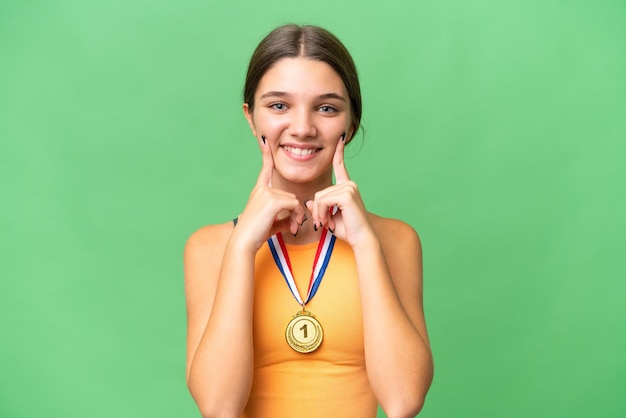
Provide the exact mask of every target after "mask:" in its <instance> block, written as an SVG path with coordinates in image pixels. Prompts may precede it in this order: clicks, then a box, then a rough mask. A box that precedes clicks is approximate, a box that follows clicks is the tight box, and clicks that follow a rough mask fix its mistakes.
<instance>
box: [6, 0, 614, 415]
mask: <svg viewBox="0 0 626 418" xmlns="http://www.w3.org/2000/svg"><path fill="white" fill-rule="evenodd" d="M288 22H297V23H314V24H319V25H322V26H325V27H327V28H328V29H330V30H331V31H333V32H335V33H336V34H337V35H338V36H339V37H340V38H341V39H342V40H343V41H344V42H345V43H346V45H347V46H348V48H349V49H350V50H351V51H352V52H353V55H354V58H355V60H356V62H357V65H358V67H359V70H360V74H361V79H362V88H363V97H364V104H365V108H364V118H363V122H364V125H365V127H366V135H365V140H364V141H363V145H362V146H358V145H351V146H350V148H352V150H351V151H349V154H350V156H351V157H350V158H349V159H348V168H349V170H350V173H351V175H352V176H353V178H354V179H355V180H356V182H357V183H358V184H359V186H360V188H361V190H362V193H363V195H364V198H365V200H366V204H367V206H368V208H369V209H370V210H371V211H373V212H376V213H379V214H383V215H386V216H392V217H397V218H401V219H404V220H406V221H407V222H409V223H411V224H412V225H413V226H414V227H415V228H416V229H417V230H418V232H419V233H420V234H421V237H422V241H423V246H424V260H425V262H424V266H425V292H426V294H425V297H426V300H425V307H426V312H427V319H428V324H429V327H430V335H431V339H432V346H433V350H434V355H435V359H436V377H435V381H434V383H433V386H432V389H431V391H430V393H429V395H428V398H427V402H426V406H425V408H424V411H423V413H422V414H421V415H420V416H424V417H557V416H567V417H591V416H593V417H624V416H626V397H625V396H624V391H625V390H626V314H625V311H624V305H625V303H624V299H625V297H626V284H625V279H626V268H625V267H624V262H623V260H624V256H623V254H622V253H623V252H624V247H625V246H624V234H625V233H626V222H625V221H624V214H625V212H626V211H625V206H626V205H625V203H626V199H625V191H624V190H625V188H624V180H625V179H626V172H625V169H624V160H625V157H626V146H625V139H626V122H625V120H626V100H625V97H626V52H625V51H626V3H624V1H623V0H615V1H595V2H592V1H569V2H565V1H556V0H531V1H502V0H476V1H462V0H454V1H437V0H427V1H408V0H407V1H390V2H380V1H376V2H369V1H357V0H353V1H343V2H340V1H336V0H333V1H326V0H320V1H316V2H296V1H292V2H285V1H275V0H267V1H264V2H257V1H254V2H253V1H247V2H230V3H227V2H210V1H199V0H182V1H177V2H173V1H162V0H161V1H154V0H153V1H147V0H108V1H96V0H87V1H85V0H57V1H35V0H31V1H2V2H1V3H0V216H1V218H0V222H1V223H0V331H1V332H0V417H11V418H13V417H35V416H46V417H59V418H74V417H86V416H89V417H93V418H100V417H102V418H104V417H152V418H155V417H168V418H171V417H195V416H198V414H197V412H196V409H195V406H194V404H193V401H192V400H191V398H190V396H189V395H188V393H187V389H186V387H185V382H184V337H185V311H184V299H183V282H182V250H183V246H184V243H185V240H186V238H187V236H188V235H189V234H190V233H191V232H192V231H194V230H195V229H197V228H199V227H200V226H202V225H204V224H207V223H214V222H222V221H225V220H228V219H230V218H231V217H233V216H234V215H236V214H238V213H239V211H240V210H241V208H242V206H243V204H244V203H245V201H246V198H247V193H248V190H249V189H250V187H251V186H252V185H253V183H254V179H255V178H256V175H257V172H258V169H259V166H260V165H259V156H258V151H257V148H256V146H255V144H254V140H253V138H252V137H251V135H250V133H249V131H248V128H247V125H246V123H245V121H244V119H243V117H242V116H241V111H240V105H241V99H240V92H241V88H242V84H243V78H244V74H245V67H246V64H247V60H248V58H249V56H250V54H251V53H252V50H253V49H254V47H255V45H256V42H257V41H258V40H260V39H261V37H262V36H263V35H264V34H265V33H266V32H267V31H269V30H270V29H272V28H273V27H275V26H277V25H278V24H282V23H288Z"/></svg>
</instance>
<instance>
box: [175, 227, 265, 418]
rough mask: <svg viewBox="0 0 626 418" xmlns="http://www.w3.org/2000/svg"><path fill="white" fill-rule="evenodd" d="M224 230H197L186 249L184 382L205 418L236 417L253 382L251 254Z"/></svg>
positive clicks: (252, 269)
mask: <svg viewBox="0 0 626 418" xmlns="http://www.w3.org/2000/svg"><path fill="white" fill-rule="evenodd" d="M228 229H231V230H232V226H226V225H216V226H213V227H208V228H206V229H204V230H200V231H198V232H197V233H196V234H194V235H192V237H191V238H190V239H189V241H188V243H187V247H186V249H185V292H186V298H187V316H188V328H187V384H188V387H189V390H190V392H191V395H192V396H193V398H194V400H195V401H196V403H197V404H198V407H199V408H200V412H201V413H202V415H203V416H205V417H209V416H211V417H213V416H223V417H239V416H240V414H241V411H242V410H243V408H244V407H245V404H246V402H247V399H248V395H249V393H250V387H251V382H252V363H253V352H252V304H253V275H254V253H250V252H248V253H247V254H245V253H243V252H238V251H237V246H236V243H234V242H233V241H234V240H231V237H230V231H228ZM225 241H226V242H225ZM235 255H236V256H235ZM235 342H236V343H235Z"/></svg>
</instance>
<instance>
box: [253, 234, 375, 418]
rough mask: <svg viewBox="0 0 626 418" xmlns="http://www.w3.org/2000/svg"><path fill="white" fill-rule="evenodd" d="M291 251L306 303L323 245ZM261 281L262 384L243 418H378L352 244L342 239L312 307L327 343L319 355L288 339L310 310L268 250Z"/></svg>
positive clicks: (258, 357) (258, 365)
mask: <svg viewBox="0 0 626 418" xmlns="http://www.w3.org/2000/svg"><path fill="white" fill-rule="evenodd" d="M286 247H287V251H288V253H289V258H290V261H291V266H292V270H293V276H294V278H295V281H296V284H297V286H298V290H299V291H300V295H301V297H303V298H304V297H305V296H306V295H305V292H306V290H307V287H308V284H309V279H310V276H311V268H312V265H313V259H314V257H315V251H316V249H317V243H316V242H315V243H312V244H306V245H286ZM254 280H255V282H254V284H255V286H254V380H253V383H252V392H251V393H250V398H249V400H248V404H247V406H246V409H245V411H244V413H243V415H242V418H265V417H267V418H283V417H285V418H293V417H297V418H320V417H324V418H327V417H334V418H342V417H346V418H348V417H349V418H354V417H359V418H374V417H376V412H377V402H376V399H375V398H374V394H373V393H372V389H371V388H370V385H369V381H368V378H367V372H366V370H365V355H364V351H363V320H362V315H361V298H360V294H359V284H358V280H357V274H356V265H355V261H354V254H353V253H352V249H351V248H350V246H349V245H348V244H346V243H345V242H343V241H341V240H339V239H337V241H336V242H335V247H334V251H333V254H332V256H331V258H330V262H329V264H328V267H327V269H326V274H325V275H324V278H323V280H322V283H321V284H320V286H319V289H318V291H317V294H316V295H315V297H314V298H313V300H311V301H310V302H309V303H307V305H306V309H307V310H308V311H310V312H311V313H312V314H314V315H315V317H316V318H317V319H318V320H319V321H320V323H321V325H322V328H323V330H324V339H323V341H322V344H321V345H320V347H319V348H318V349H317V350H316V351H314V352H312V353H308V354H302V353H298V352H296V351H294V350H293V349H291V347H289V345H288V344H287V342H286V340H285V328H286V326H287V323H288V322H289V321H290V320H291V318H293V316H294V315H295V314H296V312H298V311H299V310H301V309H302V308H301V306H300V305H298V302H296V299H295V298H294V297H293V295H292V294H291V292H290V291H289V288H288V287H287V283H286V282H285V279H284V278H283V276H282V275H281V273H280V271H279V270H278V267H277V266H276V264H275V262H274V259H273V257H272V254H271V252H270V250H269V247H268V245H267V244H266V245H264V246H263V247H262V249H261V250H259V252H258V253H257V256H256V264H255V278H254Z"/></svg>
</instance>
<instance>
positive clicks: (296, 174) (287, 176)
mask: <svg viewBox="0 0 626 418" xmlns="http://www.w3.org/2000/svg"><path fill="white" fill-rule="evenodd" d="M277 171H278V173H277V174H279V175H280V177H281V178H282V179H283V180H284V181H285V182H288V183H295V184H306V183H317V182H319V181H320V180H321V179H322V178H324V177H326V176H328V174H327V173H322V172H319V171H316V170H306V171H305V170H302V169H300V170H293V169H292V170H284V171H283V170H280V171H279V170H277ZM328 177H329V178H330V176H328Z"/></svg>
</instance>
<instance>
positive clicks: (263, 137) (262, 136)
mask: <svg viewBox="0 0 626 418" xmlns="http://www.w3.org/2000/svg"><path fill="white" fill-rule="evenodd" d="M261 139H262V140H263V145H265V135H261Z"/></svg>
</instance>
